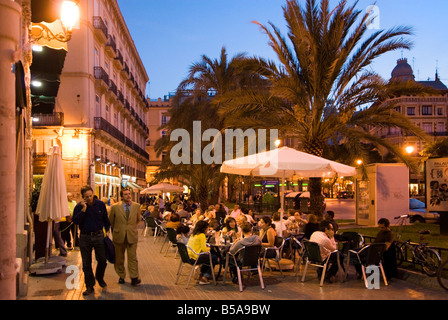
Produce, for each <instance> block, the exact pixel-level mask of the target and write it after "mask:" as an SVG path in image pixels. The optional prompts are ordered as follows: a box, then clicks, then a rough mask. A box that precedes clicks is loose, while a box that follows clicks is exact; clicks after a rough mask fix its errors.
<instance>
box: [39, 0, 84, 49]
mask: <svg viewBox="0 0 448 320" xmlns="http://www.w3.org/2000/svg"><path fill="white" fill-rule="evenodd" d="M78 21H79V7H78V1H77V0H70V1H69V0H64V1H63V2H62V5H61V11H60V16H59V19H58V20H56V21H55V22H53V23H47V22H38V23H32V25H31V37H32V39H33V40H34V41H35V42H38V41H39V40H44V41H52V40H57V41H59V42H68V41H69V40H70V39H71V37H72V31H73V28H74V27H75V25H76V24H77V23H78Z"/></svg>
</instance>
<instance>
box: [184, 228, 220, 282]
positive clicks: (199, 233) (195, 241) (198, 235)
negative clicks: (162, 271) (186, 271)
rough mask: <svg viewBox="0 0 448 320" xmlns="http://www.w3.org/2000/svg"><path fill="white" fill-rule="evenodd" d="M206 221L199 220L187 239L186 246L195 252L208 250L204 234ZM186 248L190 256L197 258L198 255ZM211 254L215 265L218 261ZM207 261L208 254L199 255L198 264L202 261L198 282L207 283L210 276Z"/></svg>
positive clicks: (206, 230) (205, 232)
mask: <svg viewBox="0 0 448 320" xmlns="http://www.w3.org/2000/svg"><path fill="white" fill-rule="evenodd" d="M208 228H209V225H208V222H207V221H204V220H199V221H198V222H197V223H196V225H195V227H194V229H193V232H192V234H191V236H190V238H189V239H188V244H187V245H188V246H189V247H190V248H191V249H193V250H194V251H195V252H196V253H202V252H210V247H208V246H207V237H206V234H207V232H208ZM196 253H194V252H193V251H191V250H190V249H188V255H189V257H190V258H192V259H194V260H196V259H198V255H197V254H196ZM210 254H211V255H212V264H213V265H215V264H216V263H217V261H218V259H217V257H216V256H215V255H214V254H212V253H210ZM208 261H209V257H208V255H202V256H200V258H199V260H198V264H200V263H204V262H205V263H204V264H202V265H201V274H200V277H199V284H209V283H210V282H209V279H210V278H211V267H210V266H209V265H208V264H207V263H208Z"/></svg>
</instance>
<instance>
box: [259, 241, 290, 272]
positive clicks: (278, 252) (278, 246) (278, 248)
mask: <svg viewBox="0 0 448 320" xmlns="http://www.w3.org/2000/svg"><path fill="white" fill-rule="evenodd" d="M284 245H285V239H284V238H282V237H275V242H274V247H268V248H266V249H265V251H264V255H263V271H264V268H265V265H266V262H267V263H268V267H269V270H272V269H271V265H270V263H269V258H266V254H267V253H268V252H269V251H274V252H275V259H274V261H275V262H277V265H278V269H279V270H280V274H281V275H282V276H283V271H282V267H281V265H280V260H281V259H282V251H283V246H284Z"/></svg>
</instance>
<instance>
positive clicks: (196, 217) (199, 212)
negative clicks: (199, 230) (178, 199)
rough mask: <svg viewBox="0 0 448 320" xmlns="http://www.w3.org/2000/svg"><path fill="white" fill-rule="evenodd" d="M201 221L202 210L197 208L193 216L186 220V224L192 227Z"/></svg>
mask: <svg viewBox="0 0 448 320" xmlns="http://www.w3.org/2000/svg"><path fill="white" fill-rule="evenodd" d="M201 220H204V215H203V214H202V210H201V209H199V208H198V209H196V210H194V214H193V215H192V216H191V218H190V220H188V223H189V224H192V225H193V226H194V225H196V223H197V222H198V221H201Z"/></svg>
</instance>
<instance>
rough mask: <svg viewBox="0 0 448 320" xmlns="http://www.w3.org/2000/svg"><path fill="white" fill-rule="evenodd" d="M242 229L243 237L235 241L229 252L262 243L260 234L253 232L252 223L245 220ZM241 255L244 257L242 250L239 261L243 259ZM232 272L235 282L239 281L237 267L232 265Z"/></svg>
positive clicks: (233, 252)
mask: <svg viewBox="0 0 448 320" xmlns="http://www.w3.org/2000/svg"><path fill="white" fill-rule="evenodd" d="M241 231H242V233H243V237H242V238H241V239H240V240H238V241H237V242H235V243H234V244H233V245H232V246H231V247H230V250H229V252H230V253H231V254H235V253H236V252H238V250H240V249H241V248H243V247H249V246H257V245H261V239H260V237H259V236H257V235H254V234H252V225H251V224H250V223H248V222H243V224H242V226H241ZM241 257H242V251H240V253H239V257H238V258H239V259H238V261H239V262H242V261H241ZM230 273H231V274H232V276H233V282H234V283H237V282H238V278H237V275H236V267H235V266H232V267H230Z"/></svg>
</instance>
